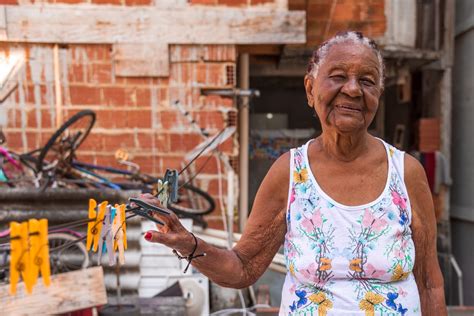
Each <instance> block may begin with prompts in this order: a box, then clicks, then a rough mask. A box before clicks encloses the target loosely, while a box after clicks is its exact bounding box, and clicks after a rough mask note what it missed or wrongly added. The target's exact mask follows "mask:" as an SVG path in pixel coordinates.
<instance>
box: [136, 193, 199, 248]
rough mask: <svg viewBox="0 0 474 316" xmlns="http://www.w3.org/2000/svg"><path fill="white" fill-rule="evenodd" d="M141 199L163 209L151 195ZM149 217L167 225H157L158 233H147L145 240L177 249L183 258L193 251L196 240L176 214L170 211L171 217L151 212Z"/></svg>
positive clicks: (142, 196)
mask: <svg viewBox="0 0 474 316" xmlns="http://www.w3.org/2000/svg"><path fill="white" fill-rule="evenodd" d="M140 199H141V200H143V201H144V202H147V203H149V204H152V205H156V206H159V207H163V206H162V205H161V203H160V201H159V200H158V199H157V198H156V197H154V196H153V195H151V194H149V193H146V194H142V195H141V196H140ZM149 215H152V216H153V217H154V218H156V219H158V220H160V221H162V222H163V223H165V225H158V224H157V225H156V229H157V230H156V231H155V230H149V231H147V232H146V233H145V239H146V240H147V241H149V242H155V243H160V244H163V245H165V246H167V247H169V248H172V249H175V250H176V251H178V252H179V253H180V254H182V255H183V256H187V255H189V254H190V253H191V252H192V251H193V248H194V238H193V236H192V235H191V233H190V232H189V231H188V230H187V229H186V228H184V226H183V225H182V224H181V222H180V221H179V218H178V216H176V214H175V213H173V212H172V211H170V214H169V215H164V214H161V213H157V212H151V211H150V212H149Z"/></svg>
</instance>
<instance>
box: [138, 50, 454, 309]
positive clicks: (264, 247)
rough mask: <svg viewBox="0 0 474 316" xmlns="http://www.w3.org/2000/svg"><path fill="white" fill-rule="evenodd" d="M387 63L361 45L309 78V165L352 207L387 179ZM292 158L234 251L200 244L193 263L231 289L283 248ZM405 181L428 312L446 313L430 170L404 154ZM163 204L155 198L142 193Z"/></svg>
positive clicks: (175, 223)
mask: <svg viewBox="0 0 474 316" xmlns="http://www.w3.org/2000/svg"><path fill="white" fill-rule="evenodd" d="M380 73H381V71H380V65H379V64H378V61H377V57H376V56H375V54H374V53H373V52H372V51H371V49H369V48H367V47H365V46H362V45H360V44H354V43H340V44H336V45H334V46H333V47H331V48H330V50H329V52H328V55H327V56H326V59H325V60H324V62H323V64H322V65H321V66H320V68H319V70H318V74H317V77H316V78H312V76H306V78H305V82H304V84H305V89H306V93H307V97H308V104H309V106H311V107H313V108H314V109H315V112H316V113H317V115H318V117H319V119H320V121H321V126H322V130H323V132H322V134H321V135H320V136H319V137H317V138H316V139H314V140H313V141H312V142H311V144H310V146H309V149H308V156H309V160H310V167H311V170H312V171H313V174H314V175H315V176H316V178H317V181H318V183H319V184H320V186H321V187H322V189H323V190H324V191H325V192H326V193H327V194H329V195H330V196H331V197H332V198H334V199H335V200H336V201H338V202H340V203H342V204H346V205H361V204H366V203H368V202H370V201H373V200H374V199H376V198H377V197H378V196H379V195H380V194H381V192H382V191H383V188H384V186H385V183H386V181H387V169H388V163H387V157H386V152H385V149H384V146H383V145H382V144H381V142H380V141H379V140H377V139H375V138H374V137H372V136H370V135H369V134H368V132H367V129H368V127H369V125H370V123H371V122H372V120H373V119H374V116H375V113H376V111H377V107H378V102H379V98H380V95H381V94H382V87H381V86H380ZM289 165H290V155H289V153H285V154H283V155H282V156H281V157H280V158H279V159H277V161H276V162H275V163H274V164H273V166H272V167H271V168H270V170H269V171H268V173H267V175H266V176H265V178H264V180H263V182H262V184H261V186H260V188H259V190H258V192H257V195H256V197H255V201H254V205H253V208H252V212H251V214H250V217H249V220H248V223H247V226H246V227H245V230H244V232H243V234H242V237H241V239H240V241H239V242H238V243H237V245H236V246H235V247H234V248H233V249H231V250H226V249H219V248H217V247H214V246H211V245H209V244H207V243H206V242H204V241H203V240H200V239H199V240H198V249H197V251H196V253H206V256H205V257H200V258H198V259H195V260H193V263H192V264H193V266H194V267H195V268H197V269H198V270H199V271H200V272H201V273H203V274H205V275H206V276H208V277H209V279H211V280H212V281H213V282H215V283H217V284H219V285H221V286H225V287H232V288H244V287H247V286H249V285H251V284H253V283H254V282H255V281H257V279H258V278H259V277H260V276H261V275H262V274H263V272H264V271H265V270H266V268H267V267H268V265H269V264H270V263H271V260H272V258H273V257H274V255H275V253H276V252H277V251H278V249H279V248H280V246H281V245H282V243H283V240H284V236H285V233H286V222H285V218H286V205H287V195H288V183H289V182H288V181H289V177H290V170H289ZM404 176H405V182H406V186H407V189H408V195H409V198H410V202H411V206H412V213H413V218H412V233H413V240H414V242H415V251H416V262H415V267H414V271H413V272H414V275H415V279H416V282H417V285H418V289H419V292H420V298H421V306H422V312H423V315H446V306H445V301H444V290H443V278H442V275H441V272H440V269H439V265H438V260H437V254H436V222H435V216H434V208H433V202H432V199H431V193H430V190H429V187H428V184H427V180H426V175H425V172H424V169H423V167H422V166H421V165H420V163H419V162H418V161H417V160H416V159H414V158H413V157H411V156H409V155H406V156H405V175H404ZM143 198H144V199H145V200H147V201H148V202H149V203H152V204H159V202H158V200H157V199H156V198H154V197H153V196H151V195H145V196H143ZM158 217H159V218H160V219H161V220H162V221H164V222H165V227H159V229H158V230H157V231H152V232H150V233H151V240H150V241H151V242H159V243H162V244H164V245H166V246H168V247H170V248H173V249H176V250H177V251H179V252H180V253H181V254H183V255H188V254H190V253H191V251H192V249H193V247H194V239H193V237H192V236H191V235H190V233H189V232H187V231H186V229H185V228H184V227H183V226H182V225H181V224H180V222H179V220H178V218H177V217H176V215H174V214H172V215H171V216H163V215H159V216H158Z"/></svg>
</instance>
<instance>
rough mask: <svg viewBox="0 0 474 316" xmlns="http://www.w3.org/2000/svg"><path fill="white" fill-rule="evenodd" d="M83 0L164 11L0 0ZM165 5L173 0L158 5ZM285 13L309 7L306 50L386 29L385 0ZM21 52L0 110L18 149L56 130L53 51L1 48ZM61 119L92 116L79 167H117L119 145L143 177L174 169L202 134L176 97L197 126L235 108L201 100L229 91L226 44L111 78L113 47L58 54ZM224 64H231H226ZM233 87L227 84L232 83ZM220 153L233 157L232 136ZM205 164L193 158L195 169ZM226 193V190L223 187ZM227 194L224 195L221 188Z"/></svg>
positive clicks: (204, 180)
mask: <svg viewBox="0 0 474 316" xmlns="http://www.w3.org/2000/svg"><path fill="white" fill-rule="evenodd" d="M45 2H47V3H63V4H64V3H67V4H71V8H73V4H76V3H90V4H104V5H120V6H139V5H156V6H158V5H160V6H161V5H165V4H163V2H159V1H158V0H47V1H36V0H0V4H12V5H15V4H20V5H22V4H32V3H45ZM166 3H168V4H167V5H168V6H170V3H171V2H166ZM279 3H281V1H278V0H189V1H186V0H179V1H177V2H176V5H177V6H181V7H182V6H186V5H191V6H193V5H217V6H231V7H248V6H254V5H255V6H262V5H269V6H270V7H271V6H272V5H280V4H279ZM288 4H289V8H290V9H294V10H307V39H308V43H307V46H311V47H312V46H315V45H317V44H319V43H320V42H321V41H323V40H324V39H326V38H327V37H329V36H330V35H333V34H334V33H335V32H337V31H338V30H342V29H356V30H362V31H364V33H365V34H366V35H369V36H374V37H377V36H381V35H383V33H384V31H385V15H384V0H336V1H333V0H309V1H306V0H289V2H288ZM13 50H19V51H22V52H24V53H25V55H26V57H27V63H26V65H25V67H24V68H23V69H22V70H21V72H20V73H19V85H18V88H17V90H16V91H15V92H14V93H13V94H12V95H11V96H10V97H9V99H8V100H7V101H6V102H4V103H3V104H2V107H3V108H4V109H6V113H7V115H8V120H7V122H8V125H7V126H6V128H4V132H5V134H6V136H7V138H8V146H9V147H10V148H11V149H12V150H15V151H18V152H25V151H28V150H32V149H35V148H38V147H40V146H42V145H44V143H45V142H46V141H47V139H48V138H49V137H50V135H51V134H52V133H53V132H54V130H55V120H56V118H55V117H56V113H55V90H54V70H53V46H52V45H37V44H14V43H0V54H1V53H2V52H5V53H6V54H8V53H9V51H13ZM59 51H60V52H59V59H60V74H61V89H62V97H63V100H62V103H63V108H62V111H63V116H64V119H67V118H69V117H70V116H72V115H73V114H74V113H76V112H78V111H80V110H82V109H92V110H94V111H95V112H96V113H97V121H96V125H95V128H94V129H93V131H92V133H91V135H90V136H89V137H88V139H87V141H86V142H85V143H84V144H83V145H82V146H81V148H80V151H79V153H78V154H79V157H80V159H81V160H85V161H87V162H92V163H97V164H103V165H110V166H117V163H116V162H115V159H114V153H115V150H116V149H118V148H125V149H127V150H128V151H129V152H130V155H131V158H132V160H133V161H134V162H136V163H138V164H139V165H140V166H141V167H142V170H143V171H144V172H148V173H152V174H155V175H162V174H163V173H164V171H165V169H166V168H179V167H180V162H181V161H182V158H183V156H184V155H185V154H186V153H187V152H188V151H189V150H191V149H192V148H193V147H194V146H196V145H197V144H198V143H199V142H200V141H201V137H200V136H199V134H198V133H197V132H196V131H195V130H194V129H193V128H192V127H191V126H190V125H189V124H188V122H187V120H186V119H185V118H184V117H183V116H182V115H181V114H180V113H179V111H178V110H177V109H176V108H175V107H174V106H173V102H174V101H176V100H179V101H180V102H181V103H182V104H183V105H184V106H185V107H186V109H187V110H188V111H189V112H190V113H191V115H192V117H193V118H194V119H195V120H196V121H197V122H198V124H199V125H201V126H202V127H205V128H207V129H209V131H211V132H217V131H219V130H220V129H221V128H223V127H224V125H225V120H226V116H227V113H228V112H229V111H235V106H234V104H233V101H232V99H226V98H220V97H216V96H203V95H201V91H200V89H201V88H203V87H223V86H232V85H235V78H233V82H229V76H228V74H229V71H228V70H229V69H232V68H233V69H235V67H236V60H237V56H236V47H235V46H233V45H203V46H199V45H174V46H173V45H172V46H171V47H170V76H169V77H166V78H164V77H163V78H157V77H153V78H151V77H141V78H140V77H138V78H137V77H120V76H117V75H116V74H115V72H114V63H113V57H114V55H113V52H112V46H111V45H65V46H62V47H61V48H60V50H59ZM229 67H230V68H229ZM231 81H232V80H231ZM221 149H222V150H223V151H224V152H225V153H226V155H228V156H229V157H231V158H232V159H234V160H235V159H236V158H237V155H238V143H237V141H236V139H235V138H234V139H233V140H229V141H227V142H226V143H225V144H223V145H222V146H221ZM205 159H206V158H202V159H199V160H198V162H197V168H199V167H200V165H201V164H202V163H203V162H204V161H205ZM216 172H217V164H216V161H215V160H214V159H211V160H210V161H209V162H208V165H207V167H206V168H205V169H204V171H203V173H202V174H201V175H200V176H199V177H198V178H197V180H198V184H199V185H200V186H201V187H202V188H203V189H204V190H207V191H209V192H210V193H211V194H212V195H214V196H217V187H218V182H217V176H216ZM224 190H225V187H224ZM224 192H225V191H224Z"/></svg>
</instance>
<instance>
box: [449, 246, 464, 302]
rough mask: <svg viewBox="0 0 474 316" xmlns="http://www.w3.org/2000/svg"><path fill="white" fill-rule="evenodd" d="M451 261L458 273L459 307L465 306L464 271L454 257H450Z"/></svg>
mask: <svg viewBox="0 0 474 316" xmlns="http://www.w3.org/2000/svg"><path fill="white" fill-rule="evenodd" d="M449 260H450V261H451V264H452V265H453V268H454V271H455V272H456V275H457V277H458V295H459V305H460V306H464V292H463V287H462V270H461V268H460V267H459V265H458V263H457V261H456V259H455V258H454V256H453V255H451V256H449Z"/></svg>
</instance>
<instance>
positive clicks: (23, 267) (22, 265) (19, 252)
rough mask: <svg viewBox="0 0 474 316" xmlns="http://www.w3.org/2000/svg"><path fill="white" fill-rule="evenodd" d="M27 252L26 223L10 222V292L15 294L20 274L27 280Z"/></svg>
mask: <svg viewBox="0 0 474 316" xmlns="http://www.w3.org/2000/svg"><path fill="white" fill-rule="evenodd" d="M28 260H29V254H28V223H26V222H24V223H21V224H20V223H17V222H11V223H10V294H13V295H15V294H16V285H17V284H18V282H19V281H20V276H21V277H22V278H23V280H24V281H25V285H26V286H27V291H28V292H29V293H31V290H28V285H29V284H28V285H27V284H26V280H28V273H29V262H28Z"/></svg>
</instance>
